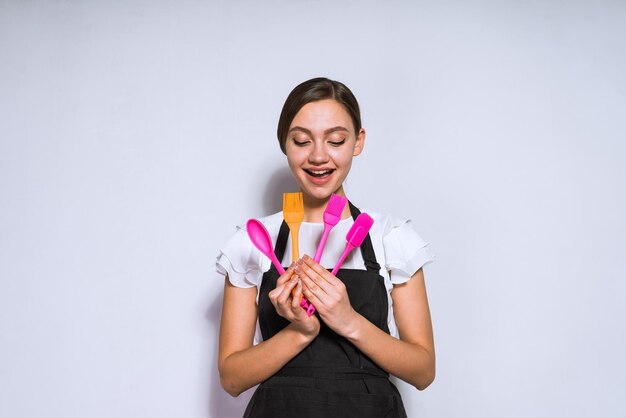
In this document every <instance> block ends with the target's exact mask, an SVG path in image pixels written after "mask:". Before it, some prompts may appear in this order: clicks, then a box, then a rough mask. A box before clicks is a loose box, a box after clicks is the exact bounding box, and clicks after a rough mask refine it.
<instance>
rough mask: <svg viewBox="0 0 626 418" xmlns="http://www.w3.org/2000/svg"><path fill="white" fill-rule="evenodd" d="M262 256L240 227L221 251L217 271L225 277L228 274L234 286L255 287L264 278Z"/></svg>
mask: <svg viewBox="0 0 626 418" xmlns="http://www.w3.org/2000/svg"><path fill="white" fill-rule="evenodd" d="M260 255H261V253H260V251H259V250H257V249H256V248H255V247H254V245H252V243H251V242H250V239H248V235H247V234H246V230H245V229H244V227H242V226H238V227H237V231H236V232H235V234H234V235H233V236H232V237H231V238H230V240H228V242H227V243H226V245H224V246H223V247H222V248H221V249H220V253H219V255H218V256H217V260H216V262H215V269H216V270H217V272H218V273H220V274H222V275H224V276H225V275H226V274H228V279H229V281H230V283H231V284H232V285H233V286H237V287H255V286H257V285H258V284H259V283H260V281H261V277H262V276H263V272H262V269H261V263H260V261H261V260H260Z"/></svg>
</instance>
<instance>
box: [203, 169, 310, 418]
mask: <svg viewBox="0 0 626 418" xmlns="http://www.w3.org/2000/svg"><path fill="white" fill-rule="evenodd" d="M267 179H268V180H267V184H266V186H265V189H264V191H263V193H262V194H261V199H260V200H261V210H262V212H263V213H264V214H266V215H269V214H272V213H276V212H280V211H281V210H283V193H284V192H295V191H298V185H297V183H296V182H295V180H294V179H293V176H292V175H291V171H290V170H289V167H279V168H276V169H275V170H274V171H273V172H272V173H271V174H270V175H269V176H268V177H267ZM261 210H259V211H256V210H255V212H261ZM213 281H214V282H215V283H223V278H222V277H221V275H219V274H217V273H215V277H214V278H213ZM223 297H224V291H223V290H222V291H220V292H219V293H218V294H217V295H216V297H215V299H214V300H212V301H211V302H210V304H209V306H208V307H207V310H206V314H205V317H206V320H207V322H208V330H207V332H209V333H210V334H211V335H214V336H215V337H216V338H214V339H213V341H214V343H213V353H215V355H214V357H213V358H212V359H211V361H210V364H211V368H210V370H209V373H210V379H209V380H210V382H209V405H208V414H209V417H211V418H222V417H240V416H242V415H243V412H244V411H245V409H246V406H247V405H248V402H249V401H250V398H251V397H252V394H253V393H254V390H255V389H256V387H253V388H250V389H248V390H247V391H245V392H244V393H242V394H241V395H239V396H238V397H237V398H233V397H232V396H230V395H229V394H228V393H226V392H225V391H224V389H222V386H221V385H220V379H219V372H218V370H217V354H218V348H219V347H218V346H219V338H218V335H219V329H220V318H221V315H222V302H223Z"/></svg>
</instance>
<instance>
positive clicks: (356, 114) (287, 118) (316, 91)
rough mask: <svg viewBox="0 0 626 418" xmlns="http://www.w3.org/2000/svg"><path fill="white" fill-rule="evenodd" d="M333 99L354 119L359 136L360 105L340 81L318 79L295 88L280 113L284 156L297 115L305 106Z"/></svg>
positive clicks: (280, 130) (281, 141) (281, 147)
mask: <svg viewBox="0 0 626 418" xmlns="http://www.w3.org/2000/svg"><path fill="white" fill-rule="evenodd" d="M325 99H333V100H336V101H337V102H338V103H339V104H341V105H342V106H343V107H344V108H345V109H346V111H347V112H348V114H349V115H350V118H351V119H352V123H353V124H354V132H355V134H357V135H358V133H359V131H360V130H361V112H360V110H359V103H358V102H357V100H356V97H354V94H352V92H351V91H350V89H349V88H348V87H346V85H345V84H343V83H340V82H339V81H334V80H329V79H328V78H324V77H318V78H312V79H310V80H307V81H305V82H304V83H301V84H299V85H297V86H296V88H294V89H293V90H292V91H291V93H289V96H287V100H285V104H284V105H283V110H282V111H281V112H280V118H279V119H278V130H277V135H278V143H279V145H280V149H281V150H282V151H283V154H286V151H285V143H286V142H287V134H288V133H289V126H291V122H292V121H293V118H295V117H296V114H297V113H298V112H299V111H300V109H302V107H303V106H304V105H306V104H307V103H311V102H316V101H318V100H325Z"/></svg>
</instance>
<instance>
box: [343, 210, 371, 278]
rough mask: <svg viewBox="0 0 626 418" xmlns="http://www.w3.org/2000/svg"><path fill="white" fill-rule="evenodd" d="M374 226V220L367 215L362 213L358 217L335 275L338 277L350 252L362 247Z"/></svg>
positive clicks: (350, 231) (349, 232) (347, 239)
mask: <svg viewBox="0 0 626 418" xmlns="http://www.w3.org/2000/svg"><path fill="white" fill-rule="evenodd" d="M373 224H374V220H373V219H372V217H371V216H369V215H368V214H367V213H361V214H360V215H359V216H357V218H356V220H355V221H354V224H352V228H350V230H349V231H348V234H347V235H346V241H348V242H347V243H346V248H345V249H344V250H343V254H341V257H339V261H337V265H336V266H335V268H334V269H333V275H337V272H338V271H339V268H340V267H341V265H342V264H343V261H344V260H345V259H346V257H347V256H348V254H350V251H352V250H353V249H355V248H356V247H360V246H361V244H362V243H363V240H364V239H365V237H366V236H367V233H368V232H369V230H370V228H371V227H372V225H373Z"/></svg>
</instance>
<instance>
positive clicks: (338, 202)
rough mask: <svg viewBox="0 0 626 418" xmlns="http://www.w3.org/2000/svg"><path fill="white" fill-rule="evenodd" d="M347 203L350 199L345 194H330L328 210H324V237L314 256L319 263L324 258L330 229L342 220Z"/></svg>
mask: <svg viewBox="0 0 626 418" xmlns="http://www.w3.org/2000/svg"><path fill="white" fill-rule="evenodd" d="M346 203H348V199H346V198H345V197H343V196H339V195H338V194H335V193H333V194H332V195H331V196H330V200H329V201H328V204H327V205H326V210H324V232H323V233H322V239H321V240H320V243H319V245H318V246H317V251H315V256H314V257H313V259H314V260H315V262H317V263H319V262H320V260H321V259H322V253H323V252H324V246H325V245H326V240H327V239H328V234H329V233H330V230H331V229H333V227H334V226H335V225H337V223H338V222H339V221H340V220H341V214H342V213H343V208H345V207H346Z"/></svg>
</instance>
